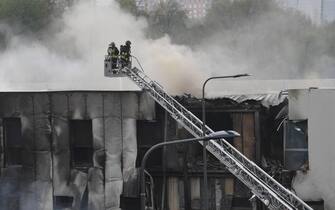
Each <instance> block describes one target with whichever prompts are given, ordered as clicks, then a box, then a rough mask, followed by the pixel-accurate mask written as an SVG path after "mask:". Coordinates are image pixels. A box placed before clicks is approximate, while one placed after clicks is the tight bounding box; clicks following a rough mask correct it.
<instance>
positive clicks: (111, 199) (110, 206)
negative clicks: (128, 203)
mask: <svg viewBox="0 0 335 210" xmlns="http://www.w3.org/2000/svg"><path fill="white" fill-rule="evenodd" d="M121 193H122V180H116V181H111V182H106V183H105V206H106V210H119V209H120V208H119V206H120V199H119V198H120V195H121Z"/></svg>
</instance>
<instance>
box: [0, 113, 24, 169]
mask: <svg viewBox="0 0 335 210" xmlns="http://www.w3.org/2000/svg"><path fill="white" fill-rule="evenodd" d="M3 131H4V147H5V166H11V165H22V148H23V141H22V135H21V120H20V118H4V119H3Z"/></svg>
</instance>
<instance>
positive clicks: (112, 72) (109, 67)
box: [104, 60, 127, 77]
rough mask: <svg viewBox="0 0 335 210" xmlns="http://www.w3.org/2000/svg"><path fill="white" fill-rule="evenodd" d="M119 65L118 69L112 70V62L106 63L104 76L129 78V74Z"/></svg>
mask: <svg viewBox="0 0 335 210" xmlns="http://www.w3.org/2000/svg"><path fill="white" fill-rule="evenodd" d="M119 66H120V65H117V68H115V69H113V68H112V62H111V61H109V60H105V61H104V75H105V77H127V74H126V73H125V72H124V71H123V70H122V69H121V68H120V67H119Z"/></svg>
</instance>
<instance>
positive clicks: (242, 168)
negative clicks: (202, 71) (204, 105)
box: [105, 65, 312, 210]
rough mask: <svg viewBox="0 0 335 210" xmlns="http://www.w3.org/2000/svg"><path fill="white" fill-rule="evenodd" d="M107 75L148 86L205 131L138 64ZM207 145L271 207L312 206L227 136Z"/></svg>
mask: <svg viewBox="0 0 335 210" xmlns="http://www.w3.org/2000/svg"><path fill="white" fill-rule="evenodd" d="M105 67H106V65H105ZM105 75H106V76H110V77H118V76H128V77H129V78H130V79H131V80H133V81H134V82H135V83H136V84H137V85H138V86H139V87H140V88H142V89H143V90H146V91H147V92H148V93H149V95H150V96H151V97H152V98H153V99H154V100H155V101H156V102H157V103H159V104H160V105H161V106H162V107H163V108H164V109H165V110H167V111H168V112H169V113H170V115H171V116H172V118H174V119H175V120H176V121H178V122H179V123H180V124H181V125H182V126H183V127H184V128H185V129H186V130H188V131H189V132H190V133H191V134H192V135H194V136H195V137H201V136H202V135H203V132H202V121H201V120H200V119H198V118H197V117H196V116H195V115H193V114H192V113H191V112H190V111H188V110H187V109H186V108H184V107H183V106H182V105H181V104H180V103H178V102H177V101H176V100H175V99H174V98H173V97H171V96H169V95H168V94H167V93H166V92H165V91H164V90H163V88H162V87H161V86H160V85H159V84H158V83H157V82H155V81H153V80H151V79H150V78H149V77H148V76H147V75H146V74H145V73H144V72H143V71H140V70H139V69H137V68H136V67H135V68H132V69H131V68H123V69H122V70H113V71H108V69H107V71H106V68H105ZM205 133H206V135H209V134H211V133H213V130H211V129H210V128H209V127H208V126H205ZM201 144H202V142H201ZM206 149H207V150H208V151H209V152H210V153H212V154H213V155H214V156H215V157H216V158H217V159H219V160H220V162H221V163H223V164H224V165H225V166H226V168H227V169H228V170H229V171H230V172H231V173H232V174H234V175H235V176H236V177H237V178H238V179H239V180H240V181H241V182H243V183H244V184H245V185H246V186H247V187H248V188H249V189H250V190H251V191H252V193H253V194H254V195H256V196H257V197H258V198H259V199H260V200H261V201H262V202H263V203H264V204H265V205H266V206H267V207H268V208H269V209H276V210H280V209H283V210H284V209H285V210H286V209H289V210H291V209H292V210H293V209H301V210H305V209H306V210H307V209H308V210H312V208H311V207H309V206H308V205H307V204H306V203H305V202H304V201H302V200H301V199H300V198H298V197H297V196H296V195H295V194H293V193H292V192H291V191H289V190H288V189H286V188H285V187H283V186H282V185H281V184H280V183H278V182H277V181H276V180H275V179H274V178H272V177H271V176H269V175H268V174H267V173H266V172H265V171H263V170H262V169H261V168H260V167H259V166H257V165H256V164H255V163H254V162H252V161H251V160H249V159H248V158H247V157H245V156H244V155H243V154H242V153H240V152H239V151H238V150H237V149H235V148H234V147H233V146H231V145H230V144H229V143H228V142H227V141H226V140H224V139H221V141H218V142H217V141H209V142H208V144H207V146H206Z"/></svg>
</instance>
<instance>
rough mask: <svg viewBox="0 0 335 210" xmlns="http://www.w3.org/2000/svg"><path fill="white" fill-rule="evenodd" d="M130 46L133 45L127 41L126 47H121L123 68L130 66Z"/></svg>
mask: <svg viewBox="0 0 335 210" xmlns="http://www.w3.org/2000/svg"><path fill="white" fill-rule="evenodd" d="M130 45H131V42H130V41H129V40H128V41H126V44H125V45H121V47H120V55H121V65H122V68H123V67H126V66H130V56H131V54H130V53H131V50H130Z"/></svg>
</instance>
